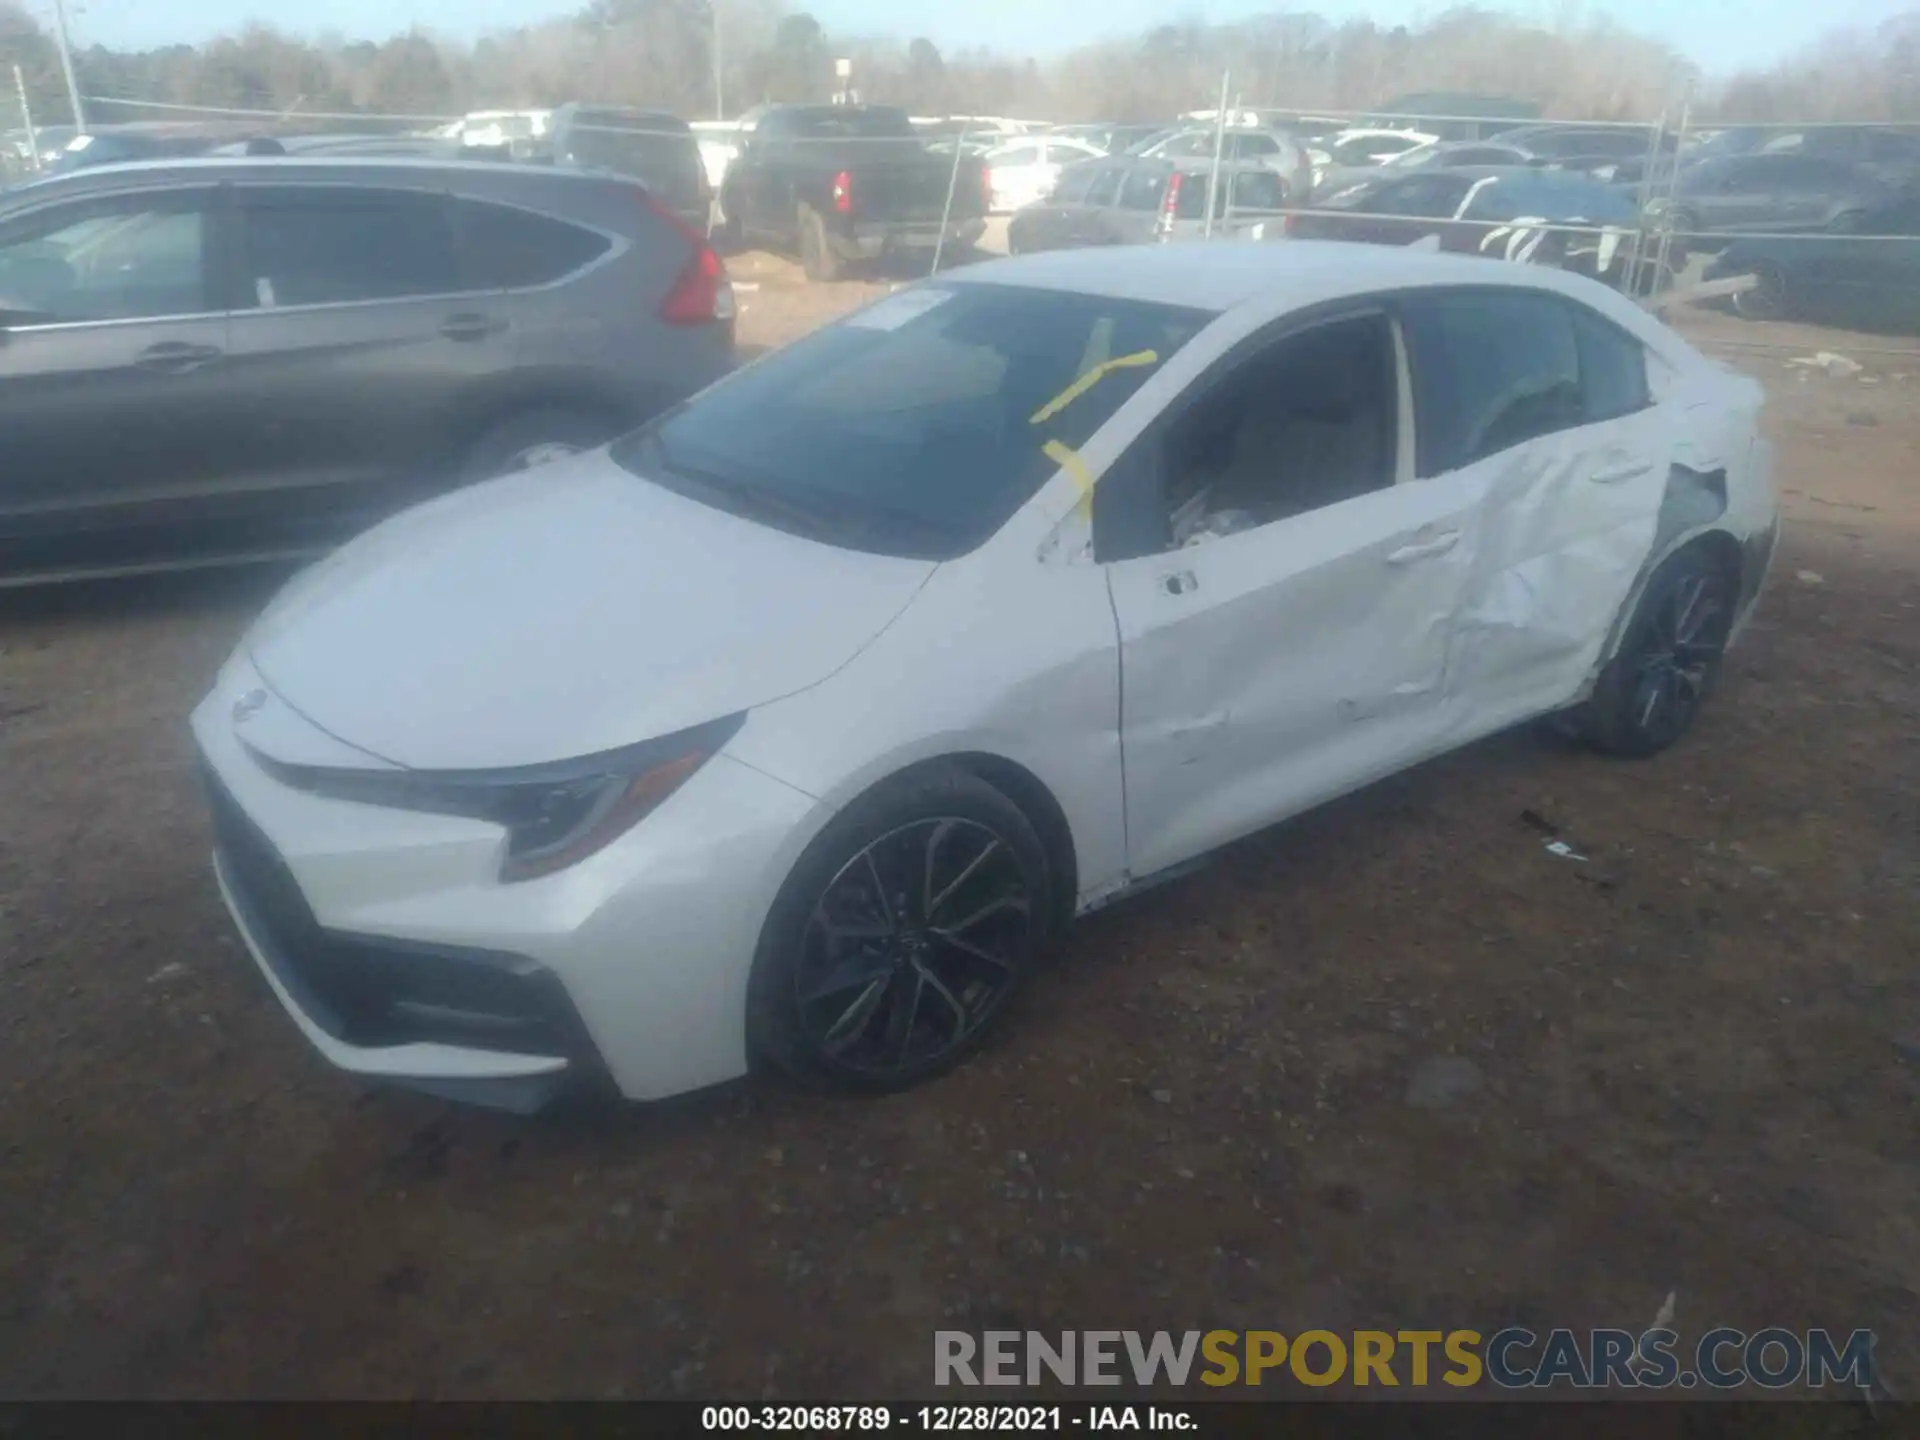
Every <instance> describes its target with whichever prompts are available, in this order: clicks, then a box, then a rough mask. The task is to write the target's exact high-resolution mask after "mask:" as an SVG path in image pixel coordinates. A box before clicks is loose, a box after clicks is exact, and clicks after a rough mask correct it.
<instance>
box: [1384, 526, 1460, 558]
mask: <svg viewBox="0 0 1920 1440" xmlns="http://www.w3.org/2000/svg"><path fill="white" fill-rule="evenodd" d="M1459 543H1460V532H1459V531H1458V530H1449V531H1447V532H1446V533H1445V534H1443V535H1436V536H1434V537H1433V539H1431V540H1422V541H1421V542H1420V543H1418V544H1417V545H1402V546H1401V547H1400V548H1399V549H1398V550H1395V551H1394V552H1393V553H1392V554H1390V555H1388V556H1387V563H1388V564H1389V565H1406V564H1408V563H1410V562H1412V561H1414V560H1425V559H1426V558H1427V557H1429V556H1431V555H1444V554H1446V553H1447V551H1449V550H1451V549H1452V548H1453V547H1454V546H1456V545H1458V544H1459Z"/></svg>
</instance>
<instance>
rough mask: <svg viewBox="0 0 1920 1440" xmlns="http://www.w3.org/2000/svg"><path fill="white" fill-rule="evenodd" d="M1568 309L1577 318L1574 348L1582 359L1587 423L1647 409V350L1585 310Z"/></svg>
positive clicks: (1581, 383)
mask: <svg viewBox="0 0 1920 1440" xmlns="http://www.w3.org/2000/svg"><path fill="white" fill-rule="evenodd" d="M1567 308H1568V311H1569V312H1570V313H1571V314H1572V316H1573V338H1574V345H1575V348H1576V349H1577V351H1578V353H1579V358H1580V394H1581V399H1582V405H1583V418H1584V419H1585V421H1586V423H1588V424H1592V423H1594V422H1595V421H1598V420H1613V419H1616V418H1618V417H1619V416H1621V415H1631V414H1633V412H1634V411H1636V410H1644V409H1646V407H1647V405H1648V403H1649V397H1648V393H1647V352H1646V349H1645V348H1644V347H1643V346H1642V345H1641V344H1640V342H1639V341H1638V340H1636V339H1634V338H1633V337H1632V336H1631V335H1629V334H1627V332H1626V331H1624V330H1619V329H1616V328H1615V327H1614V326H1612V325H1609V324H1608V323H1607V322H1606V321H1604V320H1602V319H1601V318H1600V317H1599V316H1598V315H1595V314H1594V313H1593V312H1592V311H1591V310H1588V309H1587V308H1586V307H1585V306H1581V305H1572V304H1570V305H1568V307H1567Z"/></svg>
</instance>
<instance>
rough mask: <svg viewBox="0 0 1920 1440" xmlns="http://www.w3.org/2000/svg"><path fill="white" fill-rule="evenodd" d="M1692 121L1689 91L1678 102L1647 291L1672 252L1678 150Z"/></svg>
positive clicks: (1652, 288)
mask: <svg viewBox="0 0 1920 1440" xmlns="http://www.w3.org/2000/svg"><path fill="white" fill-rule="evenodd" d="M1692 123H1693V96H1692V94H1691V93H1689V94H1688V95H1687V97H1686V98H1685V99H1684V100H1682V101H1681V102H1680V126H1679V128H1678V130H1676V131H1675V132H1674V137H1673V166H1672V169H1671V170H1670V171H1669V172H1668V175H1667V182H1666V191H1667V193H1666V197H1665V199H1666V203H1665V204H1664V205H1663V206H1662V207H1661V210H1660V215H1661V220H1662V223H1661V226H1660V245H1659V248H1658V249H1657V250H1656V251H1655V252H1654V261H1653V279H1652V281H1651V282H1649V284H1648V287H1647V288H1648V293H1649V294H1651V293H1652V292H1653V291H1655V290H1657V289H1659V288H1660V281H1661V279H1662V278H1663V277H1664V276H1665V275H1666V273H1667V259H1668V257H1669V256H1670V255H1671V254H1672V253H1673V201H1674V197H1675V196H1677V195H1678V194H1679V193H1680V151H1681V148H1682V147H1684V146H1685V145H1686V143H1687V130H1688V127H1689V126H1691V125H1692Z"/></svg>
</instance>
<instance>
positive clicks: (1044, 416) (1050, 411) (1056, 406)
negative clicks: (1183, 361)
mask: <svg viewBox="0 0 1920 1440" xmlns="http://www.w3.org/2000/svg"><path fill="white" fill-rule="evenodd" d="M1159 363H1160V352H1159V351H1158V350H1136V351H1134V352H1133V354H1131V355H1121V356H1117V357H1116V358H1114V359H1112V360H1102V361H1101V362H1100V363H1099V364H1098V365H1096V366H1094V367H1093V368H1092V369H1091V370H1089V371H1087V373H1086V374H1084V375H1082V376H1081V377H1080V378H1079V379H1078V380H1076V381H1074V382H1073V383H1072V384H1071V385H1069V386H1067V388H1066V389H1064V390H1062V391H1061V392H1060V393H1059V394H1058V395H1056V396H1054V397H1053V399H1051V400H1049V401H1048V402H1047V403H1046V404H1044V405H1042V406H1041V407H1040V408H1039V409H1038V410H1036V411H1034V412H1033V418H1032V419H1030V420H1029V421H1027V423H1028V424H1029V425H1038V424H1040V423H1041V422H1042V421H1044V420H1051V419H1052V418H1053V417H1054V416H1056V415H1058V414H1059V413H1060V412H1061V411H1062V410H1064V409H1066V408H1067V406H1069V405H1071V404H1072V403H1073V402H1074V401H1076V400H1078V399H1079V398H1080V397H1081V396H1082V395H1084V394H1086V393H1087V391H1089V390H1091V389H1092V388H1093V387H1094V386H1096V385H1098V384H1099V383H1100V382H1101V381H1102V380H1104V379H1105V378H1106V377H1107V376H1108V375H1110V374H1112V373H1113V372H1114V371H1115V370H1137V369H1139V368H1141V367H1142V366H1145V365H1158V364H1159Z"/></svg>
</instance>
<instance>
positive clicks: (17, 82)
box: [13, 65, 40, 170]
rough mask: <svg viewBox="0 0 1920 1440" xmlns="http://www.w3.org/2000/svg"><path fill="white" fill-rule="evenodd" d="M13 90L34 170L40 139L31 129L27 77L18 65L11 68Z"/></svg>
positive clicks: (36, 163)
mask: <svg viewBox="0 0 1920 1440" xmlns="http://www.w3.org/2000/svg"><path fill="white" fill-rule="evenodd" d="M13 88H14V89H15V90H17V91H19V92H20V123H21V124H22V125H24V126H25V127H26V131H27V160H28V162H29V163H30V164H31V165H32V166H33V168H34V169H36V170H38V169H39V168H40V137H39V136H38V135H37V134H35V133H34V129H33V107H32V106H31V105H29V104H27V77H26V76H24V75H22V74H21V73H20V67H19V66H18V65H16V66H14V67H13Z"/></svg>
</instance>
